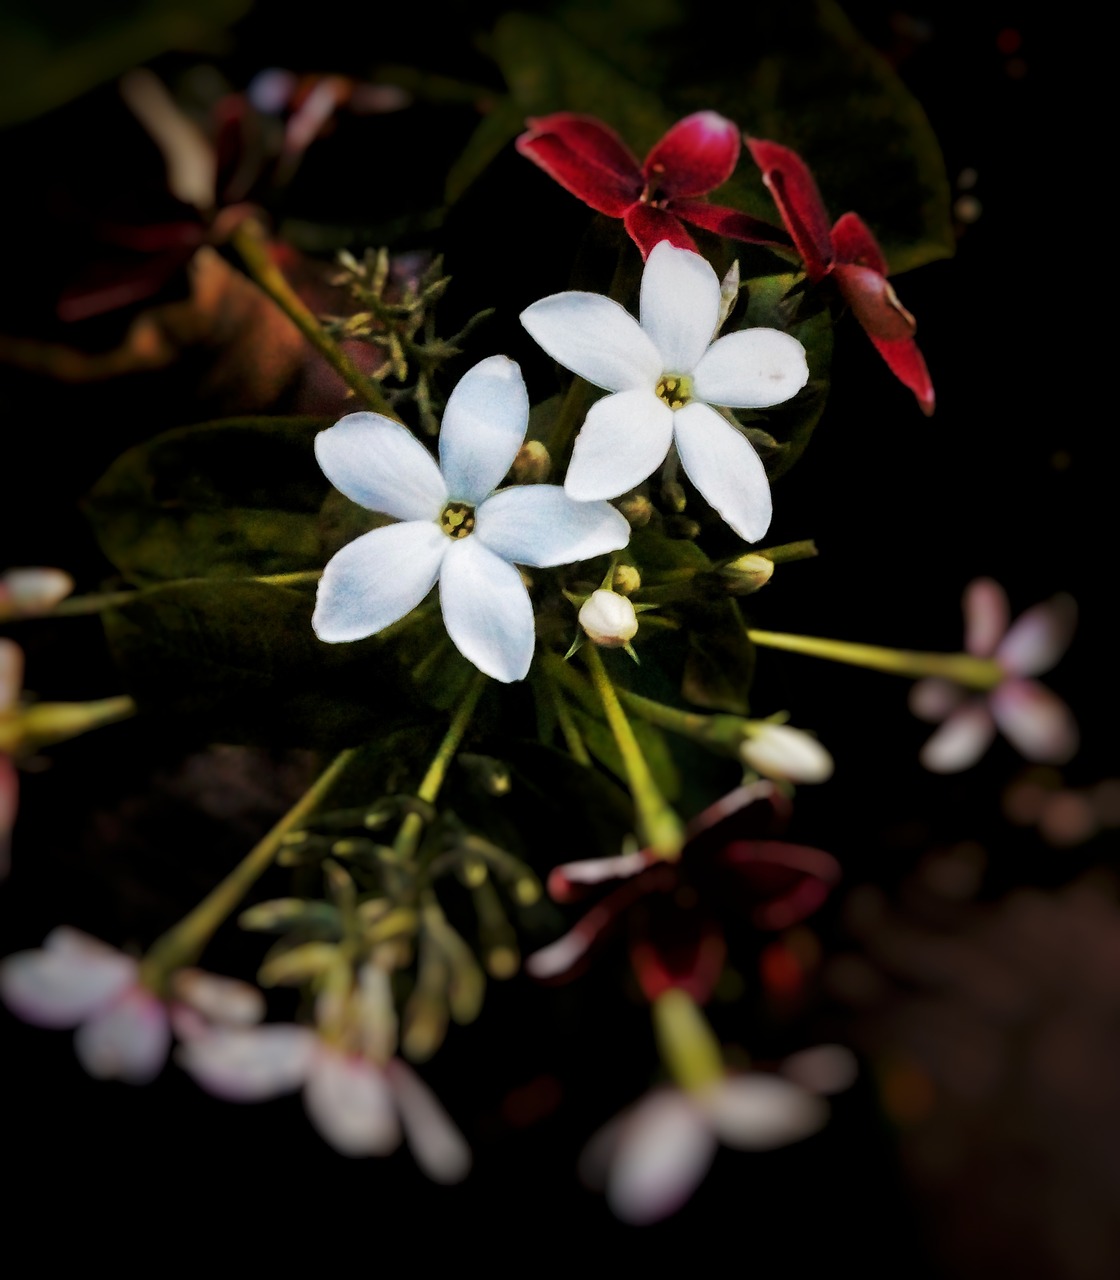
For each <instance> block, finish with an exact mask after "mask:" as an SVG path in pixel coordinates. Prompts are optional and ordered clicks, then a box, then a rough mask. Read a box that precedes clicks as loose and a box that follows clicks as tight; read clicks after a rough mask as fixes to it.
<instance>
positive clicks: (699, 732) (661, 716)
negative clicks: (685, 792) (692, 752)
mask: <svg viewBox="0 0 1120 1280" xmlns="http://www.w3.org/2000/svg"><path fill="white" fill-rule="evenodd" d="M616 692H617V694H618V697H619V700H620V701H621V703H622V704H623V706H625V707H627V708H628V709H629V710H630V711H633V712H634V714H635V715H639V716H641V718H642V719H643V720H644V721H645V722H646V723H647V724H652V725H655V726H656V727H657V728H658V729H667V730H668V731H669V732H670V733H675V734H677V735H678V736H679V737H682V738H688V739H690V740H691V741H692V742H697V743H699V744H700V745H701V746H703V747H708V748H709V749H711V750H715V751H723V752H726V753H728V754H730V755H738V753H739V744H740V743H741V742H742V741H743V740H744V738H745V737H746V736H747V734H746V727H745V726H746V721H745V720H744V719H743V718H742V717H741V716H735V715H729V714H726V713H723V712H717V713H716V714H715V715H703V714H701V713H699V712H696V711H682V710H681V709H680V708H679V707H669V706H666V705H665V703H663V702H654V701H653V699H652V698H643V697H642V696H641V694H638V693H631V692H630V691H629V690H627V689H618V690H616Z"/></svg>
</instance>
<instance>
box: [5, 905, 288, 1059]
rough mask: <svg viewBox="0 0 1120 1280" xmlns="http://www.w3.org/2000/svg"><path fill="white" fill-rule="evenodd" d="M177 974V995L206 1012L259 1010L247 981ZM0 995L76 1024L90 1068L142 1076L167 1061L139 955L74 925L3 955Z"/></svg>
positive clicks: (35, 1013) (155, 1000)
mask: <svg viewBox="0 0 1120 1280" xmlns="http://www.w3.org/2000/svg"><path fill="white" fill-rule="evenodd" d="M188 975H189V976H188ZM175 977H176V979H178V978H180V977H181V978H183V979H184V981H183V983H182V984H180V985H178V986H177V987H176V994H177V996H178V997H179V999H190V1000H191V1002H192V1003H193V1004H194V1005H195V1007H196V1008H197V1009H199V1010H200V1012H202V1013H203V1014H204V1015H208V1016H214V1015H216V1014H218V1013H219V1012H224V1014H225V1016H226V1017H227V1018H228V1019H229V1020H232V1021H238V1022H246V1021H253V1020H255V1019H256V1018H260V1017H261V1016H262V1014H263V1012H264V1002H263V1000H262V999H261V996H260V993H259V992H257V991H255V989H254V988H251V987H249V986H248V985H247V984H246V983H243V982H238V981H236V980H235V979H232V978H220V977H216V976H215V975H213V974H204V973H202V972H200V971H198V970H183V971H181V973H180V974H177V975H175ZM192 992H193V995H194V996H196V997H197V1000H196V999H194V998H192V994H191V993H192ZM0 996H2V997H3V1000H4V1003H5V1004H6V1005H7V1006H8V1008H9V1009H11V1011H12V1012H13V1013H14V1014H15V1015H16V1016H17V1017H19V1018H22V1019H23V1020H24V1022H30V1023H32V1024H33V1025H35V1026H37V1027H77V1033H76V1034H75V1036H74V1049H75V1051H76V1052H77V1055H78V1060H79V1061H80V1062H81V1064H82V1066H83V1067H85V1069H86V1070H87V1071H88V1072H89V1074H90V1075H91V1076H96V1077H98V1078H99V1079H116V1080H124V1081H126V1082H127V1083H128V1084H147V1083H148V1082H149V1081H151V1080H154V1079H155V1077H156V1076H157V1075H159V1073H160V1071H161V1070H162V1068H163V1064H164V1063H165V1062H166V1061H167V1055H168V1052H169V1051H170V1049H171V1017H170V1015H169V1011H168V1008H167V1006H166V1005H165V1004H164V1002H163V1001H162V1000H160V998H159V997H158V996H157V995H156V994H155V993H154V992H153V991H150V990H148V988H147V987H145V986H143V985H142V984H141V982H140V966H139V964H138V962H137V961H136V960H134V959H133V958H132V957H131V956H126V955H125V954H124V953H123V952H122V951H118V950H117V949H116V948H115V947H110V946H107V945H106V944H105V943H104V942H101V941H99V940H98V939H97V938H91V937H90V936H89V934H87V933H82V932H81V931H80V930H78V929H71V928H69V927H67V926H65V925H63V926H61V927H59V928H57V929H52V930H51V932H50V933H49V934H48V935H47V938H46V941H45V942H44V943H43V946H42V948H41V949H40V950H35V951H18V952H16V953H15V954H14V955H10V956H8V957H7V958H6V959H5V960H4V961H3V962H2V963H0ZM188 1025H190V1024H189V1020H188Z"/></svg>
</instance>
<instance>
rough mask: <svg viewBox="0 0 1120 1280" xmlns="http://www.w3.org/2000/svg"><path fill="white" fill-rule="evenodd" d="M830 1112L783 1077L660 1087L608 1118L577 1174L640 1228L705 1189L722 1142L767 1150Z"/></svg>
mask: <svg viewBox="0 0 1120 1280" xmlns="http://www.w3.org/2000/svg"><path fill="white" fill-rule="evenodd" d="M827 1118H828V1107H827V1105H826V1104H825V1103H824V1102H822V1101H821V1099H820V1098H819V1097H817V1096H816V1095H815V1094H814V1093H811V1092H809V1090H807V1089H804V1088H802V1087H801V1086H800V1085H797V1084H794V1083H792V1082H791V1081H789V1080H782V1079H780V1078H779V1077H778V1076H773V1075H766V1074H763V1073H761V1072H750V1073H748V1074H746V1075H741V1076H727V1077H725V1078H724V1079H722V1080H719V1081H717V1082H715V1083H714V1084H712V1085H710V1086H709V1087H708V1088H706V1089H703V1090H700V1091H690V1092H685V1091H684V1090H683V1089H678V1088H674V1087H670V1086H663V1087H661V1088H657V1089H654V1090H652V1091H651V1092H650V1093H647V1094H646V1095H645V1097H644V1098H641V1099H640V1100H639V1101H638V1102H636V1103H635V1104H634V1105H633V1106H632V1107H630V1108H629V1109H628V1110H626V1111H623V1112H622V1113H621V1114H620V1115H618V1116H616V1117H615V1118H614V1119H613V1120H611V1121H609V1122H608V1123H607V1124H606V1125H605V1126H604V1127H603V1128H602V1129H600V1130H599V1132H598V1133H597V1134H595V1136H594V1137H593V1138H592V1139H591V1141H590V1142H589V1143H588V1144H587V1146H586V1147H585V1148H584V1152H583V1155H582V1156H581V1158H580V1174H581V1176H582V1177H583V1180H584V1181H585V1182H586V1183H587V1184H588V1185H589V1186H591V1187H594V1188H597V1189H598V1188H602V1189H604V1190H605V1191H606V1193H607V1203H608V1204H609V1205H610V1208H611V1210H612V1212H613V1213H614V1214H615V1216H616V1217H618V1218H621V1219H622V1220H623V1221H624V1222H632V1223H635V1224H637V1225H644V1224H646V1223H651V1222H656V1221H658V1219H660V1218H665V1217H668V1216H669V1214H671V1213H675V1212H676V1211H677V1210H678V1209H679V1208H680V1207H681V1206H682V1205H683V1204H684V1203H685V1201H686V1200H688V1198H689V1197H690V1196H691V1195H692V1193H693V1191H695V1190H696V1188H697V1187H698V1186H699V1185H700V1182H701V1181H702V1180H703V1178H704V1175H705V1174H706V1173H707V1171H708V1168H709V1166H710V1165H711V1163H712V1160H713V1159H714V1157H715V1153H716V1148H717V1147H718V1146H719V1144H720V1143H721V1142H722V1143H724V1144H725V1145H726V1146H729V1147H734V1148H736V1149H737V1150H740V1151H769V1150H772V1149H774V1148H776V1147H782V1146H786V1145H787V1144H789V1143H791V1142H798V1141H800V1139H802V1138H807V1137H808V1136H809V1135H810V1134H813V1133H816V1131H817V1130H818V1129H820V1128H821V1126H822V1125H823V1124H824V1123H825V1121H826V1119H827Z"/></svg>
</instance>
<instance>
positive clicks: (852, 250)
mask: <svg viewBox="0 0 1120 1280" xmlns="http://www.w3.org/2000/svg"><path fill="white" fill-rule="evenodd" d="M832 251H833V253H835V254H836V261H837V262H848V263H851V264H852V265H853V266H857V267H870V268H871V270H872V271H877V272H878V273H879V274H880V275H881V276H885V275H889V274H890V273H889V271H888V270H887V260H886V258H885V257H884V256H883V251H882V249H880V248H879V242H878V240H876V239H875V237H874V236H873V235H872V234H871V228H870V227H869V226H868V225H867V223H866V222H864V220H863V219H862V218H861V217H859V215H858V214H855V213H845V214H843V215H842V216H841V217H839V218H837V219H836V225H835V226H834V227H833V228H832Z"/></svg>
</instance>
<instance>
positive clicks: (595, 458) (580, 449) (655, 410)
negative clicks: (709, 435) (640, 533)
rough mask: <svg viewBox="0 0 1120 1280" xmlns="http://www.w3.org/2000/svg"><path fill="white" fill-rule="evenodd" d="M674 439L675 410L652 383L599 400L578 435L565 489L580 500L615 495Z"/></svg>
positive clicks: (650, 467) (636, 480)
mask: <svg viewBox="0 0 1120 1280" xmlns="http://www.w3.org/2000/svg"><path fill="white" fill-rule="evenodd" d="M672 442H673V410H672V409H670V408H669V406H668V405H667V404H666V403H665V402H664V401H663V400H659V399H658V398H657V396H656V395H655V394H654V392H653V387H652V385H651V386H649V387H642V388H641V389H640V390H635V391H620V392H618V393H617V394H616V395H613V396H605V397H604V398H603V399H602V400H597V401H596V402H595V403H594V404H593V405H592V406H591V409H590V411H589V413H588V415H587V417H586V418H585V419H584V423H583V426H582V427H581V428H580V432H579V435H578V436H576V443H575V448H574V449H573V450H572V460H571V462H570V463H569V464H568V474H567V475H566V476H565V477H564V490H565V492H566V493H567V494H568V496H569V497H570V498H575V499H576V501H577V502H592V501H594V500H595V499H597V498H617V497H619V495H620V494H623V493H627V492H628V491H629V490H631V489H633V487H634V486H635V485H637V484H641V483H642V481H643V480H644V479H645V478H646V477H647V476H648V475H650V474H652V472H653V471H654V470H656V468H657V467H659V466H660V465H661V463H662V462H663V461H664V459H665V455H666V454H667V453H668V452H669V446H670V444H672Z"/></svg>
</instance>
